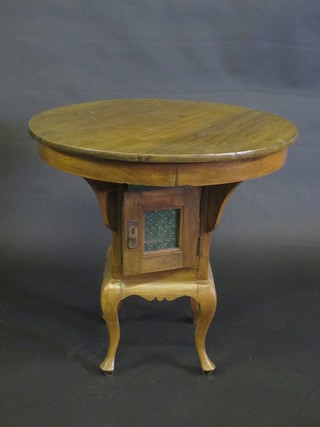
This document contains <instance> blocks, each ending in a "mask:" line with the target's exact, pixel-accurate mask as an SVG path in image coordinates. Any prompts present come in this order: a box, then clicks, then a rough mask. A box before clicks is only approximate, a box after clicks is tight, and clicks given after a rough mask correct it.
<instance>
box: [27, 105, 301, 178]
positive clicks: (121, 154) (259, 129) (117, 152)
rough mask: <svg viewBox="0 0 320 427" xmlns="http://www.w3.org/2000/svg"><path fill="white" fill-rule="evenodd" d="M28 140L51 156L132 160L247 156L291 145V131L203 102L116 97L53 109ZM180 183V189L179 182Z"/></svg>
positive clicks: (35, 123) (281, 123) (286, 124)
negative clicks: (45, 148) (54, 151)
mask: <svg viewBox="0 0 320 427" xmlns="http://www.w3.org/2000/svg"><path fill="white" fill-rule="evenodd" d="M29 129H30V133H31V135H32V136H33V137H34V138H35V139H36V140H37V141H38V142H40V143H41V144H43V145H46V146H48V147H50V148H53V149H57V150H59V151H63V152H67V153H72V154H78V155H80V156H85V157H91V158H94V159H97V158H101V159H108V160H117V161H129V162H134V163H193V162H195V163H198V162H204V163H205V162H221V161H222V162H225V161H234V160H244V159H252V158H258V157H264V156H266V155H269V154H272V153H275V152H278V151H282V150H284V149H286V148H287V147H288V146H289V145H290V144H292V143H293V142H294V140H295V138H296V135H297V129H296V127H295V126H294V125H293V124H292V123H291V122H290V121H288V120H286V119H284V118H282V117H279V116H276V115H274V114H270V113H266V112H262V111H257V110H251V109H248V108H245V107H240V106H235V105H227V104H214V103H211V102H195V101H175V100H166V99H123V100H113V101H112V100H111V101H100V102H90V103H82V104H76V105H70V106H64V107H60V108H55V109H53V110H49V111H45V112H43V113H40V114H38V115H37V116H35V117H34V118H32V119H31V120H30V123H29ZM182 185H183V184H182Z"/></svg>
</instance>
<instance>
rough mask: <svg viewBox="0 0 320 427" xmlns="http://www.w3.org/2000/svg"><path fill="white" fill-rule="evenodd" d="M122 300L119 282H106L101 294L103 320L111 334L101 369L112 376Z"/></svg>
mask: <svg viewBox="0 0 320 427" xmlns="http://www.w3.org/2000/svg"><path fill="white" fill-rule="evenodd" d="M120 300H121V285H120V281H118V280H110V281H107V282H104V283H103V285H102V292H101V308H102V312H103V318H104V320H105V322H106V324H107V327H108V332H109V349H108V354H107V356H106V358H105V359H104V361H103V362H102V363H101V365H100V369H101V370H102V371H103V372H104V373H106V374H108V375H112V374H113V371H114V359H115V357H116V352H117V348H118V344H119V340H120V327H119V319H118V309H119V303H120Z"/></svg>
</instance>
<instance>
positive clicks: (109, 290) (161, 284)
mask: <svg viewBox="0 0 320 427" xmlns="http://www.w3.org/2000/svg"><path fill="white" fill-rule="evenodd" d="M111 262H112V261H111V251H110V250H109V253H108V256H107V262H106V267H105V272H104V280H103V283H102V289H101V307H102V312H103V317H104V319H105V322H106V324H107V328H108V331H109V348H108V353H107V356H106V358H105V359H104V361H103V362H102V363H101V365H100V369H101V370H102V371H103V372H104V373H106V374H112V373H113V371H114V364H115V357H116V351H117V348H118V344H119V340H120V326H119V318H118V309H119V304H120V302H121V301H122V300H124V299H125V298H127V297H129V296H132V295H138V296H140V297H142V298H144V299H146V300H148V301H152V300H154V299H157V300H158V301H162V300H164V299H166V300H168V301H172V300H174V299H176V298H180V297H182V296H187V297H190V299H191V301H193V304H197V305H198V304H199V307H200V310H199V311H198V307H197V308H196V309H195V313H194V323H196V330H195V341H196V348H197V352H198V355H199V359H200V363H201V367H202V371H203V372H204V373H205V374H207V375H210V374H212V373H213V372H214V370H215V365H214V363H213V362H212V361H211V359H210V358H209V356H208V355H207V352H206V347H205V340H206V335H207V331H208V328H209V326H210V323H211V321H212V318H213V316H214V313H215V310H216V305H217V296H216V290H215V286H214V281H213V276H212V273H211V268H210V270H209V274H208V279H207V280H187V279H180V280H177V281H175V280H173V279H172V278H164V277H161V275H160V276H158V275H157V273H155V274H153V277H152V278H151V280H146V279H144V278H143V277H142V276H141V277H140V278H139V279H138V280H133V279H132V278H130V277H127V278H123V279H122V280H119V279H115V278H113V276H112V266H111Z"/></svg>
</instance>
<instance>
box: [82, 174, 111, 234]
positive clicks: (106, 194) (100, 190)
mask: <svg viewBox="0 0 320 427" xmlns="http://www.w3.org/2000/svg"><path fill="white" fill-rule="evenodd" d="M85 180H86V181H87V183H88V184H89V185H90V187H91V188H92V189H93V191H94V192H95V195H96V196H97V199H98V202H99V204H100V207H101V212H102V216H103V220H104V222H105V224H106V226H107V227H108V228H110V230H112V231H118V229H119V221H118V218H119V202H118V189H119V185H118V184H112V183H110V182H104V181H96V180H94V179H87V178H85Z"/></svg>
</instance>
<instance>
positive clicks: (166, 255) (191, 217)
mask: <svg viewBox="0 0 320 427" xmlns="http://www.w3.org/2000/svg"><path fill="white" fill-rule="evenodd" d="M200 196H201V189H200V188H199V187H192V188H190V187H179V188H167V189H160V190H153V191H134V192H131V191H130V192H125V193H124V202H123V226H122V230H123V238H122V255H123V273H124V274H139V273H149V272H152V271H162V270H173V269H180V268H191V267H197V265H198V248H197V239H198V236H199V234H200ZM166 209H179V210H180V221H179V226H180V230H179V233H178V234H179V242H178V246H177V247H176V248H170V249H166V250H156V251H150V252H145V251H144V229H145V226H144V215H145V212H146V211H155V210H166ZM133 219H134V220H135V221H137V230H138V236H137V246H136V248H134V249H132V248H129V247H128V244H127V240H128V234H129V233H128V228H129V227H130V226H129V224H130V220H133Z"/></svg>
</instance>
